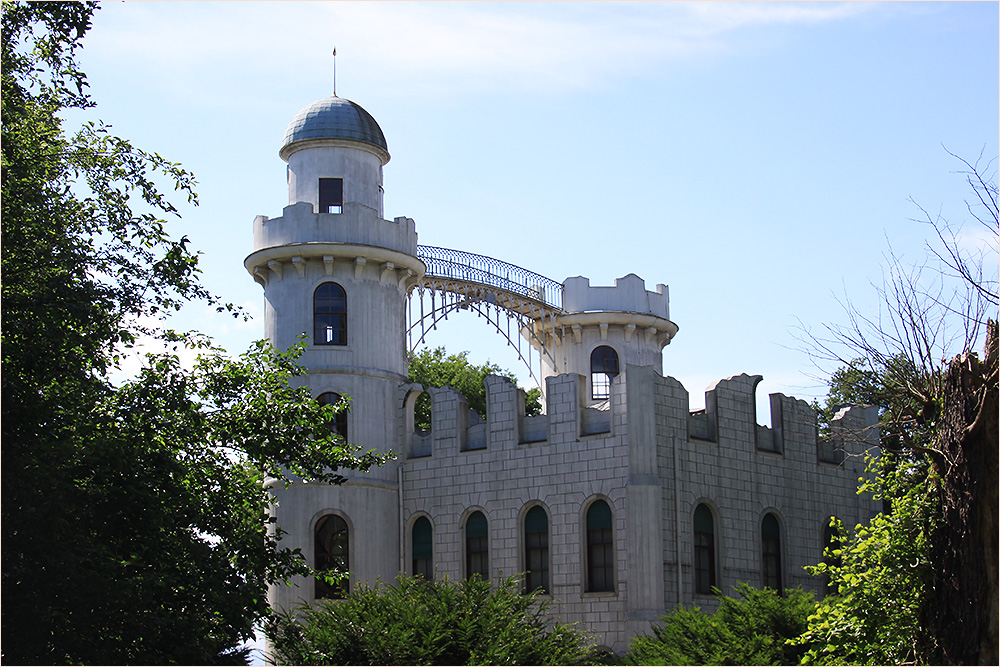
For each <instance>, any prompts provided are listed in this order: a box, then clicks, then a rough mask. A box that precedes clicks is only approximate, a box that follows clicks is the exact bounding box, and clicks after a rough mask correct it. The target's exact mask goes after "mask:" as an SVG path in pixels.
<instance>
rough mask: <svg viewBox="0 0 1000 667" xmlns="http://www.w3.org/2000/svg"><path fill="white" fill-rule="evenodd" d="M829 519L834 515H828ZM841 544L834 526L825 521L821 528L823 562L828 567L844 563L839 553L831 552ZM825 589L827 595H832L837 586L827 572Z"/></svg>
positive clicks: (839, 565)
mask: <svg viewBox="0 0 1000 667" xmlns="http://www.w3.org/2000/svg"><path fill="white" fill-rule="evenodd" d="M830 519H831V521H832V520H833V519H834V517H830ZM842 546H843V545H842V544H841V542H840V533H839V532H838V530H837V528H836V527H835V526H832V525H830V523H827V524H826V526H825V527H824V528H823V562H824V563H826V564H827V566H828V567H841V566H843V564H844V559H843V557H842V556H841V555H840V554H834V553H832V552H833V551H835V550H836V549H840V548H841V547H842ZM824 587H825V589H826V594H827V595H833V594H835V593H837V586H836V584H834V583H833V582H832V581H831V580H830V575H829V573H828V574H827V575H826V583H825V586H824Z"/></svg>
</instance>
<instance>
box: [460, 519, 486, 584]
mask: <svg viewBox="0 0 1000 667" xmlns="http://www.w3.org/2000/svg"><path fill="white" fill-rule="evenodd" d="M474 574H479V575H481V576H482V577H483V578H484V579H485V578H487V577H489V575H490V553H489V525H488V524H487V523H486V517H485V516H484V515H483V513H482V512H473V513H472V514H470V515H469V518H468V519H466V520H465V576H466V577H471V576H472V575H474Z"/></svg>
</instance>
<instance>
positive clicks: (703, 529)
mask: <svg viewBox="0 0 1000 667" xmlns="http://www.w3.org/2000/svg"><path fill="white" fill-rule="evenodd" d="M713 586H718V582H717V581H716V578H715V517H714V516H712V510H711V509H709V507H708V505H706V504H704V503H701V504H699V505H698V507H696V508H695V510H694V592H695V593H696V594H697V595H711V594H712V587H713Z"/></svg>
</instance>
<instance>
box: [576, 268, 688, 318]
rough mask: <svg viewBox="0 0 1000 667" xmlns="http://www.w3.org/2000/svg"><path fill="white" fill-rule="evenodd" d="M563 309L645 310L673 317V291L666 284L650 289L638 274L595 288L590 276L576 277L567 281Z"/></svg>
mask: <svg viewBox="0 0 1000 667" xmlns="http://www.w3.org/2000/svg"><path fill="white" fill-rule="evenodd" d="M563 310H564V311H565V312H567V313H587V312H595V311H618V312H629V313H642V314H648V315H653V316H655V317H659V318H663V319H665V320H669V319H670V293H669V290H668V288H667V286H666V285H662V284H661V285H657V286H656V291H655V292H650V291H649V290H647V289H646V283H645V281H643V279H642V278H640V277H639V276H637V275H635V274H634V273H630V274H628V275H627V276H624V277H622V278H618V279H617V280H615V285H614V287H591V286H590V279H589V278H585V277H583V276H576V277H575V278H567V279H566V280H564V281H563Z"/></svg>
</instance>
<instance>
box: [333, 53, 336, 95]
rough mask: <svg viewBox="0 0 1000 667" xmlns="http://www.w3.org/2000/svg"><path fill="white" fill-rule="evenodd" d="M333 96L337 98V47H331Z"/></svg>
mask: <svg viewBox="0 0 1000 667" xmlns="http://www.w3.org/2000/svg"><path fill="white" fill-rule="evenodd" d="M333 96H334V97H336V96H337V47H336V46H335V47H333Z"/></svg>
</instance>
